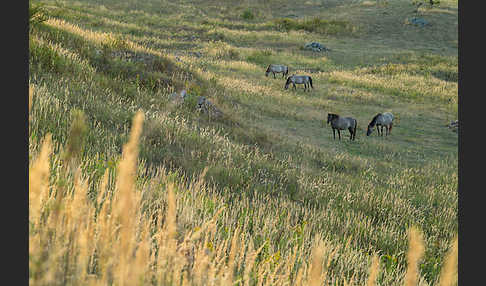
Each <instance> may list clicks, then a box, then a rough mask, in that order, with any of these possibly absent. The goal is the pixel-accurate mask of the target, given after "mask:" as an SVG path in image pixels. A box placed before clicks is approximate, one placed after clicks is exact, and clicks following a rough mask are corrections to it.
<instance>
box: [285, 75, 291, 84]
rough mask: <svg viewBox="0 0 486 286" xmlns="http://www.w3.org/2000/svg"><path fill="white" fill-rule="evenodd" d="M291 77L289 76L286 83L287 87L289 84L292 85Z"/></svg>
mask: <svg viewBox="0 0 486 286" xmlns="http://www.w3.org/2000/svg"><path fill="white" fill-rule="evenodd" d="M291 77H292V76H289V77H288V78H287V81H286V82H285V85H287V84H289V83H290V78H291Z"/></svg>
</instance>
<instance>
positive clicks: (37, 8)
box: [29, 2, 49, 28]
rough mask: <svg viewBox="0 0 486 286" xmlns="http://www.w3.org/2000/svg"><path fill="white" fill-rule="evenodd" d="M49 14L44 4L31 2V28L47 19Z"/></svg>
mask: <svg viewBox="0 0 486 286" xmlns="http://www.w3.org/2000/svg"><path fill="white" fill-rule="evenodd" d="M47 19H49V14H48V13H47V10H46V9H45V8H44V5H43V4H38V5H34V4H32V3H30V2H29V28H32V27H33V26H35V25H37V24H40V23H42V22H45V21H47Z"/></svg>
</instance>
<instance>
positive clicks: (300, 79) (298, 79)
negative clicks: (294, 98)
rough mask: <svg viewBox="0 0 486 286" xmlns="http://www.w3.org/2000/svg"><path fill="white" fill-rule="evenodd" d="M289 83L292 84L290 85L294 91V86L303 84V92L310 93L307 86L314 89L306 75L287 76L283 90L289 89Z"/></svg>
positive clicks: (310, 79)
mask: <svg viewBox="0 0 486 286" xmlns="http://www.w3.org/2000/svg"><path fill="white" fill-rule="evenodd" d="M290 83H292V85H293V86H294V89H297V87H296V86H295V84H304V91H306V90H309V91H310V88H309V86H310V87H312V89H314V87H313V86H312V78H311V77H310V76H308V75H291V76H289V77H288V78H287V81H286V82H285V89H288V88H289V84H290Z"/></svg>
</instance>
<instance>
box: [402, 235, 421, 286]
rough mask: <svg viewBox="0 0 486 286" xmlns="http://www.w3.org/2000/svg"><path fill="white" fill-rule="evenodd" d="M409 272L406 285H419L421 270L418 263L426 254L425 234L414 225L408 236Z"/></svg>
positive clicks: (406, 275) (406, 274)
mask: <svg viewBox="0 0 486 286" xmlns="http://www.w3.org/2000/svg"><path fill="white" fill-rule="evenodd" d="M408 245H409V246H408V253H407V272H406V273H405V279H404V283H403V285H404V286H417V283H418V278H419V271H418V263H419V260H420V259H421V258H422V256H423V254H424V249H425V248H424V241H423V235H422V233H421V232H420V230H419V229H418V228H417V227H415V226H412V227H411V228H410V230H409V236H408Z"/></svg>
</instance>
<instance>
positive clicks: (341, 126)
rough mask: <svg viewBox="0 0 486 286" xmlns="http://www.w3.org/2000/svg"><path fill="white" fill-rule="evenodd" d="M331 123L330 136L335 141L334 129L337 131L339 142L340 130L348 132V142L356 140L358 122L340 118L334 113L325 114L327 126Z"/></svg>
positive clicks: (348, 118)
mask: <svg viewBox="0 0 486 286" xmlns="http://www.w3.org/2000/svg"><path fill="white" fill-rule="evenodd" d="M329 123H331V127H332V135H333V138H334V139H336V129H337V131H338V135H339V140H341V130H346V129H348V130H349V134H350V136H349V140H353V141H354V139H356V128H357V127H358V121H357V120H356V119H354V118H351V117H341V116H339V115H337V114H334V113H329V114H327V124H329Z"/></svg>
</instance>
